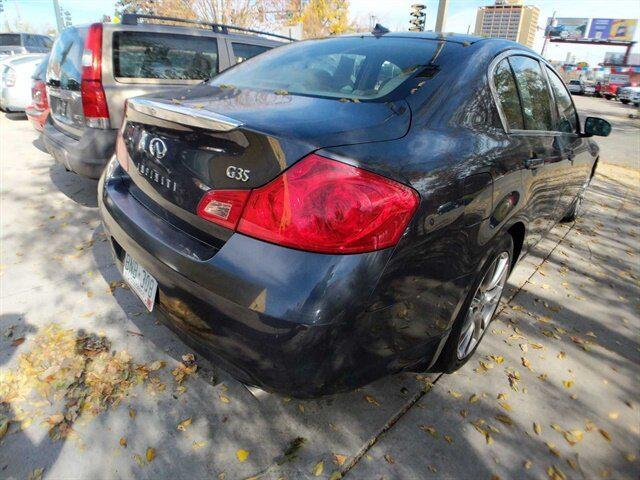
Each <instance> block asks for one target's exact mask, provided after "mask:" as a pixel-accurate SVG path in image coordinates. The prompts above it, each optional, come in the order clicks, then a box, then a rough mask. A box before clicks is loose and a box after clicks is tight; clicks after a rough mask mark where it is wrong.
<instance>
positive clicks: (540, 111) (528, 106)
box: [509, 55, 553, 131]
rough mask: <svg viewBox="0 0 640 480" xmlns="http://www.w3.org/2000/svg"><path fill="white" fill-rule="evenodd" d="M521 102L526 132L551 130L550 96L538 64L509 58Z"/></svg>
mask: <svg viewBox="0 0 640 480" xmlns="http://www.w3.org/2000/svg"><path fill="white" fill-rule="evenodd" d="M509 63H510V64H511V68H512V69H513V73H514V75H515V78H516V84H517V85H518V92H519V93H520V100H521V102H522V112H523V114H524V128H525V129H526V130H544V131H551V130H553V123H552V116H551V96H550V94H549V90H548V87H547V81H546V80H545V78H544V76H543V74H542V70H541V69H540V64H539V63H538V61H537V60H534V59H533V58H531V57H524V56H521V55H514V56H512V57H509Z"/></svg>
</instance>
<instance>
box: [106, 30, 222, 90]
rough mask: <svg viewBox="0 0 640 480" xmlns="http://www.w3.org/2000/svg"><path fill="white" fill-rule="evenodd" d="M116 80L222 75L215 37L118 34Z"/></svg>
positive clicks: (116, 41) (115, 38) (148, 33)
mask: <svg viewBox="0 0 640 480" xmlns="http://www.w3.org/2000/svg"><path fill="white" fill-rule="evenodd" d="M113 65H114V76H115V77H116V78H145V79H167V80H206V79H208V78H213V77H214V76H215V75H216V74H217V73H218V41H217V39H216V38H215V37H205V36H198V37H196V36H191V35H174V34H166V33H153V32H115V33H114V34H113Z"/></svg>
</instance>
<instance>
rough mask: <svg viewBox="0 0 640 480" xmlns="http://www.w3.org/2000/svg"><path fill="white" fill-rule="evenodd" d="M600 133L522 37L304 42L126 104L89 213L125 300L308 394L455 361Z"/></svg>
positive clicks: (593, 152)
mask: <svg viewBox="0 0 640 480" xmlns="http://www.w3.org/2000/svg"><path fill="white" fill-rule="evenodd" d="M609 131H610V125H609V124H608V123H607V122H606V121H604V120H600V119H597V118H587V119H586V120H585V122H584V124H582V125H581V124H580V121H579V118H578V115H577V113H576V109H575V107H574V104H573V102H572V99H571V95H570V94H569V92H568V90H567V88H566V86H565V85H564V83H563V82H562V80H561V79H560V77H558V75H557V74H556V72H555V71H554V70H553V68H552V67H551V66H549V65H548V64H547V63H546V62H545V61H544V60H543V59H542V58H540V57H539V56H538V55H536V54H535V53H534V52H532V51H531V50H528V49H526V48H524V47H522V46H521V45H518V44H516V43H512V42H508V41H504V40H494V39H479V38H475V37H469V36H455V35H447V36H437V35H434V34H430V33H386V34H383V33H376V34H371V35H369V34H367V35H357V36H345V37H333V38H327V39H322V40H312V41H305V42H299V43H294V44H290V45H287V46H284V47H282V48H278V49H275V50H272V51H270V52H267V53H265V54H263V55H261V56H260V57H257V58H255V59H251V60H248V61H246V62H243V63H242V64H239V65H237V66H235V67H233V68H231V69H229V70H228V71H226V72H224V73H222V74H221V75H219V76H218V77H216V78H215V79H214V80H213V81H210V82H209V83H207V84H202V85H199V86H194V87H191V88H189V89H187V90H184V91H182V92H180V93H179V94H175V93H174V94H167V95H156V96H146V97H139V98H135V99H131V100H129V101H128V105H127V107H126V115H125V120H124V122H123V125H122V128H121V130H120V134H119V135H118V139H117V146H116V154H115V156H114V158H113V159H112V160H111V162H110V164H109V165H108V167H107V169H106V171H105V172H104V174H103V175H102V178H101V180H100V184H99V203H100V211H101V215H102V219H103V222H104V226H105V229H106V232H107V234H108V238H109V241H110V244H111V246H112V248H113V254H114V256H115V259H116V263H117V265H118V266H119V268H120V269H121V271H122V273H123V276H124V278H125V279H126V280H127V282H129V284H130V285H131V287H132V290H133V291H134V292H135V293H137V295H138V296H139V297H140V298H141V299H142V301H143V302H144V303H145V305H146V306H147V308H148V309H149V310H152V309H156V310H159V311H160V312H161V314H162V315H161V316H162V318H164V319H165V320H166V321H167V322H168V324H169V325H170V326H171V327H172V328H174V329H175V331H176V332H178V333H179V334H180V335H181V336H183V338H185V339H186V341H187V342H188V343H189V344H190V345H192V346H193V347H194V348H195V349H196V350H197V351H199V352H201V353H202V354H203V355H205V356H207V357H209V358H211V359H213V360H214V361H216V362H217V363H219V364H221V365H222V366H223V367H224V368H226V369H227V370H228V371H230V372H231V373H232V374H234V375H235V376H236V377H237V378H238V379H240V380H241V381H242V382H245V383H247V384H252V385H256V386H259V387H261V388H264V389H267V390H270V391H275V392H282V393H286V394H290V395H294V396H298V397H309V396H317V395H322V394H328V393H332V392H337V391H343V390H349V389H353V388H355V387H358V386H360V385H363V384H366V383H368V382H370V381H372V380H374V379H377V378H379V377H382V376H384V375H387V374H392V373H396V372H400V371H425V370H432V371H433V370H438V371H445V372H452V371H454V370H456V369H457V368H459V367H460V366H462V365H463V364H464V363H465V362H466V361H467V360H468V359H469V358H470V356H471V355H472V354H473V352H474V351H475V349H476V348H477V347H478V343H479V342H480V340H481V339H482V336H483V334H484V332H485V331H486V329H487V326H488V324H489V322H490V321H491V319H492V317H493V315H494V312H495V310H496V307H497V305H498V302H499V300H500V298H501V295H502V291H503V288H504V285H505V282H506V280H507V277H508V275H509V273H510V272H511V270H512V268H513V266H514V265H515V263H516V262H517V260H518V259H519V258H521V257H522V256H523V255H524V254H525V253H526V252H527V251H528V250H529V249H531V247H532V246H533V245H535V244H536V242H538V241H539V240H540V239H541V238H543V237H544V236H545V235H546V234H547V232H548V231H549V230H550V229H551V228H552V227H553V225H554V224H555V223H556V222H558V221H560V220H562V219H565V220H572V219H574V218H575V217H576V215H577V214H578V211H579V207H580V204H581V199H582V197H583V194H584V192H585V189H586V188H587V186H588V185H589V182H590V179H591V178H592V177H593V175H594V172H595V168H596V165H597V161H598V152H599V150H598V146H597V145H596V144H595V143H594V142H593V141H592V140H591V139H590V137H591V136H592V135H607V134H608V133H609Z"/></svg>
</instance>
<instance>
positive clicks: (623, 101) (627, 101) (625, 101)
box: [620, 100, 629, 105]
mask: <svg viewBox="0 0 640 480" xmlns="http://www.w3.org/2000/svg"><path fill="white" fill-rule="evenodd" d="M620 102H621V103H624V104H625V105H626V104H627V103H629V100H620Z"/></svg>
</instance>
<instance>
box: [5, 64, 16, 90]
mask: <svg viewBox="0 0 640 480" xmlns="http://www.w3.org/2000/svg"><path fill="white" fill-rule="evenodd" d="M15 84H16V71H15V70H14V69H13V68H11V67H7V69H6V70H5V71H4V85H5V87H13V86H14V85H15Z"/></svg>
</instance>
